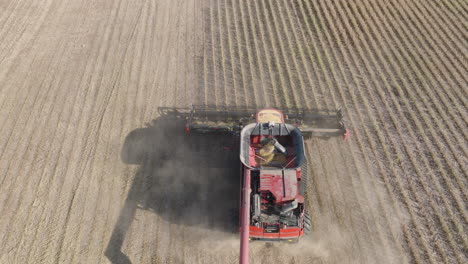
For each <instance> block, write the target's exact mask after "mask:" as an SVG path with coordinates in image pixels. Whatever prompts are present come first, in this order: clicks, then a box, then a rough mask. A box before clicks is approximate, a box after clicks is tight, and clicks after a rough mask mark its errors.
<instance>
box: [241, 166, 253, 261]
mask: <svg viewBox="0 0 468 264" xmlns="http://www.w3.org/2000/svg"><path fill="white" fill-rule="evenodd" d="M250 192H251V190H250V170H249V169H247V168H244V187H243V188H242V202H241V237H240V258H239V259H240V264H248V263H249V229H250V228H249V226H250Z"/></svg>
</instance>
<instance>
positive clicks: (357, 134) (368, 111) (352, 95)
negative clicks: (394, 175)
mask: <svg viewBox="0 0 468 264" xmlns="http://www.w3.org/2000/svg"><path fill="white" fill-rule="evenodd" d="M308 8H309V11H310V10H311V9H310V8H311V7H310V5H308ZM314 8H315V6H314ZM317 13H318V12H317V11H314V14H317ZM318 17H322V16H318ZM325 17H327V16H326V15H325ZM311 19H312V20H314V19H313V16H312V17H311ZM330 22H331V20H329V19H328V23H330ZM323 23H324V22H322V24H323ZM314 24H316V23H314ZM330 24H332V23H330ZM316 29H317V27H316ZM332 29H334V27H332ZM333 32H334V34H335V35H338V34H337V33H336V31H333ZM324 34H325V35H326V36H327V40H328V41H329V43H327V45H330V43H331V42H330V37H329V34H328V32H327V31H326V30H325V32H324ZM322 46H326V45H324V44H322ZM341 48H342V47H341V46H340V49H341ZM341 52H342V54H343V55H345V54H346V52H343V51H342V50H341ZM324 54H325V55H326V56H327V61H328V63H329V64H331V65H333V59H331V58H330V57H328V53H327V51H326V49H325V50H324ZM334 56H335V60H336V55H334ZM336 62H337V64H338V65H339V66H341V61H340V60H339V59H338V60H336ZM347 64H348V65H352V64H349V61H347ZM339 68H340V69H341V74H342V75H343V77H344V78H345V79H344V80H345V83H346V86H347V87H353V85H351V84H350V83H349V82H348V81H346V74H345V73H344V70H343V67H339ZM332 76H337V74H336V73H335V74H333V75H332ZM335 78H336V77H335ZM354 79H355V80H354V82H355V83H356V84H358V83H359V78H358V77H357V76H356V77H354ZM331 85H333V84H331ZM335 85H337V84H335ZM357 87H359V86H356V88H357ZM337 90H338V93H342V92H341V89H337ZM351 97H352V98H353V101H354V103H355V102H357V99H356V97H354V93H351ZM342 98H343V97H342ZM362 98H363V100H364V103H365V105H368V103H366V101H367V99H366V98H367V97H366V96H362ZM344 101H345V100H344ZM349 110H351V109H349ZM348 112H351V111H348ZM366 112H367V113H368V114H369V113H371V112H372V109H370V108H369V107H367V111H366ZM350 119H351V121H352V120H353V119H352V116H350ZM362 120H365V119H364V118H363V117H361V116H360V122H361V123H363V121H362ZM356 124H359V123H358V122H356ZM376 126H377V125H376V124H375V125H374V127H376ZM362 130H363V132H364V134H372V133H368V132H367V129H366V126H364V127H363V129H362ZM377 133H379V134H380V130H377ZM360 134H361V133H360V131H356V133H355V135H356V137H359V135H360ZM368 138H369V137H368ZM381 138H383V136H381ZM382 142H385V141H382ZM380 144H381V143H380ZM385 147H386V146H384V148H385ZM375 149H378V147H376V146H375V145H374V147H373V148H372V149H371V150H372V151H374V150H375ZM364 151H366V150H364ZM364 153H366V152H364ZM365 157H366V158H367V156H366V155H365Z"/></svg>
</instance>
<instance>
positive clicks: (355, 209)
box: [0, 0, 468, 264]
mask: <svg viewBox="0 0 468 264" xmlns="http://www.w3.org/2000/svg"><path fill="white" fill-rule="evenodd" d="M467 29H468V4H467V2H466V1H463V0H453V1H421V0H388V1H379V0H350V1H345V0H341V1H339V0H332V1H320V0H294V1H287V0H271V1H265V0H253V1H234V0H206V1H202V0H159V1H156V0H154V1H151V0H143V1H129V0H116V1H106V0H45V1H33V0H0V123H1V126H0V212H1V214H0V263H237V262H238V235H237V233H236V223H235V222H236V220H235V212H236V208H237V202H238V201H237V199H238V194H239V193H238V192H239V181H238V180H239V179H238V174H237V169H238V163H237V162H238V161H237V157H236V153H233V152H231V151H229V150H226V149H224V148H223V146H225V145H226V144H229V142H230V139H229V138H216V139H214V138H197V137H195V138H193V137H192V138H190V139H187V138H184V137H182V136H181V135H180V132H183V131H181V129H180V126H179V123H178V122H176V121H174V120H173V119H171V118H170V117H169V118H168V117H164V116H161V115H160V113H159V112H158V108H159V107H188V106H190V105H192V104H212V105H217V106H223V105H228V106H233V107H235V106H250V107H258V108H261V107H267V106H268V107H276V108H280V109H281V108H305V109H313V108H327V109H337V108H340V109H342V110H343V113H344V115H345V119H346V124H347V126H348V128H349V129H350V132H351V138H350V140H349V141H347V142H343V141H342V140H341V139H337V138H336V139H329V140H322V139H314V140H312V141H311V142H308V143H307V145H306V149H307V151H308V157H307V158H308V171H309V173H310V176H309V178H311V179H312V184H310V185H309V189H308V192H307V199H308V201H309V204H308V209H309V210H310V211H311V214H312V220H313V229H314V231H313V232H312V234H311V235H310V236H309V237H307V238H305V239H304V240H303V241H301V242H300V243H299V244H297V245H279V244H273V245H269V244H265V243H252V244H251V246H250V248H251V256H250V259H251V263H291V264H292V263H468V236H467V234H468V232H467V229H468V224H467V223H468V210H467V201H468V197H467V196H468V179H467V176H466V175H467V173H468V168H467V166H468V158H467V149H468V144H467V139H468V135H467V134H468V132H467V130H466V128H467V127H468V126H467V123H468V113H467V91H468V85H467V83H468V82H467V76H468V72H467V68H468V64H467V54H468V53H467V48H468V45H467V42H466V39H467V35H468V31H467ZM143 148H144V149H150V150H151V151H150V152H148V154H147V155H144V156H143V157H142V156H139V155H138V154H137V153H138V151H139V150H141V149H143ZM233 218H234V219H233Z"/></svg>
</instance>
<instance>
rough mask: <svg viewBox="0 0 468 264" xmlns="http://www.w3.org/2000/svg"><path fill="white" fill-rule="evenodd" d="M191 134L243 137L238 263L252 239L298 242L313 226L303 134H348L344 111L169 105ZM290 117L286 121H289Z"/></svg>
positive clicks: (246, 254)
mask: <svg viewBox="0 0 468 264" xmlns="http://www.w3.org/2000/svg"><path fill="white" fill-rule="evenodd" d="M164 111H171V112H172V113H173V114H174V113H176V115H177V116H178V117H182V118H185V119H186V120H187V121H186V125H185V130H186V132H187V133H191V132H193V131H194V132H197V133H230V134H232V135H233V136H235V137H236V138H238V139H239V140H240V151H239V152H240V160H241V163H242V166H241V199H240V201H241V202H240V233H241V243H240V263H241V264H246V263H248V244H249V241H250V240H262V241H284V242H298V241H299V239H300V238H301V237H302V236H303V235H304V234H306V233H308V232H309V231H310V229H311V220H310V217H309V214H308V211H307V210H306V206H305V202H306V201H305V199H304V198H305V192H306V190H307V188H306V186H307V173H306V168H307V164H306V158H305V154H304V137H306V138H309V137H315V136H316V137H332V136H343V137H344V139H346V138H347V137H348V131H347V130H346V128H345V126H344V124H343V120H342V115H341V112H340V111H328V110H325V111H324V110H320V111H319V110H307V111H300V110H287V112H286V111H285V113H282V112H281V111H279V110H276V109H261V110H259V111H258V112H257V111H255V110H248V109H245V108H244V109H243V110H240V111H239V110H236V109H228V108H222V109H219V108H216V107H207V106H194V107H192V109H174V108H167V109H163V112H164ZM286 121H287V122H286Z"/></svg>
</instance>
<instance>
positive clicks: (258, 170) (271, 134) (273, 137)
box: [240, 109, 310, 242]
mask: <svg viewBox="0 0 468 264" xmlns="http://www.w3.org/2000/svg"><path fill="white" fill-rule="evenodd" d="M256 119H257V123H253V124H249V125H247V126H245V127H244V128H243V129H242V131H241V134H240V137H241V139H240V160H241V162H242V164H243V169H242V172H243V176H244V177H242V178H243V179H244V180H245V175H246V174H249V175H250V177H249V178H250V181H249V182H245V181H247V180H245V181H244V182H243V183H242V186H244V187H245V186H249V185H250V188H243V189H244V190H243V191H246V192H249V190H248V189H250V190H251V191H250V194H249V197H248V198H250V202H249V203H248V204H249V208H250V210H249V211H250V214H249V219H248V222H249V227H248V229H249V232H248V235H249V239H250V240H264V241H288V242H297V241H298V240H299V238H300V237H301V236H302V235H303V234H304V231H305V229H308V228H309V227H310V226H307V227H305V224H304V217H305V206H304V197H303V196H302V195H303V194H302V193H300V192H299V190H300V188H299V185H300V184H301V166H302V165H303V164H304V162H305V157H304V142H303V136H302V133H301V131H300V130H299V129H298V128H297V127H295V126H294V125H291V124H285V123H284V117H283V114H282V113H281V112H280V111H278V110H275V109H263V110H260V111H259V112H258V113H257V118H256ZM244 198H247V197H245V195H242V199H244ZM243 202H244V201H243V200H242V201H241V203H243ZM241 219H242V216H241ZM246 220H247V219H246ZM241 222H242V221H241ZM241 231H243V230H242V226H241Z"/></svg>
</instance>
